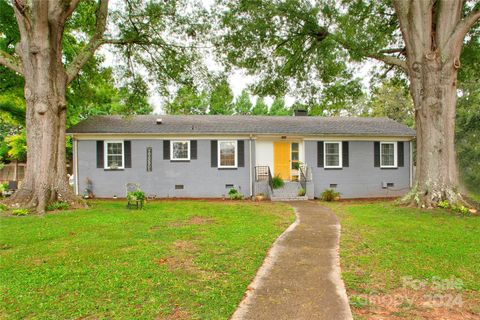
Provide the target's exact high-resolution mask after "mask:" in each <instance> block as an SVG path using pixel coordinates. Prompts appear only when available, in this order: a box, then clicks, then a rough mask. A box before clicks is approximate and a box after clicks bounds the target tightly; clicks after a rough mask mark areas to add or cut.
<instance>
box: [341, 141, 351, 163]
mask: <svg viewBox="0 0 480 320" xmlns="http://www.w3.org/2000/svg"><path fill="white" fill-rule="evenodd" d="M348 162H349V161H348V141H343V142H342V166H343V167H348Z"/></svg>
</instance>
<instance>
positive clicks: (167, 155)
mask: <svg viewBox="0 0 480 320" xmlns="http://www.w3.org/2000/svg"><path fill="white" fill-rule="evenodd" d="M163 160H170V140H163Z"/></svg>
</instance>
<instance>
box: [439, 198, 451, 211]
mask: <svg viewBox="0 0 480 320" xmlns="http://www.w3.org/2000/svg"><path fill="white" fill-rule="evenodd" d="M437 207H439V208H442V209H448V208H450V203H449V202H448V200H443V201H440V202H439V203H438V204H437Z"/></svg>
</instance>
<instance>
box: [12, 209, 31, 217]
mask: <svg viewBox="0 0 480 320" xmlns="http://www.w3.org/2000/svg"><path fill="white" fill-rule="evenodd" d="M27 214H28V209H14V210H12V215H14V216H26V215H27Z"/></svg>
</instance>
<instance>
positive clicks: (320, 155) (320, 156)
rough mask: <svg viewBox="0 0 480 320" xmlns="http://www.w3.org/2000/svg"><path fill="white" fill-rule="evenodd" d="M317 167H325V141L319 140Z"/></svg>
mask: <svg viewBox="0 0 480 320" xmlns="http://www.w3.org/2000/svg"><path fill="white" fill-rule="evenodd" d="M317 167H320V168H323V141H317Z"/></svg>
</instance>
